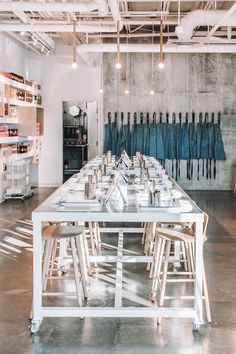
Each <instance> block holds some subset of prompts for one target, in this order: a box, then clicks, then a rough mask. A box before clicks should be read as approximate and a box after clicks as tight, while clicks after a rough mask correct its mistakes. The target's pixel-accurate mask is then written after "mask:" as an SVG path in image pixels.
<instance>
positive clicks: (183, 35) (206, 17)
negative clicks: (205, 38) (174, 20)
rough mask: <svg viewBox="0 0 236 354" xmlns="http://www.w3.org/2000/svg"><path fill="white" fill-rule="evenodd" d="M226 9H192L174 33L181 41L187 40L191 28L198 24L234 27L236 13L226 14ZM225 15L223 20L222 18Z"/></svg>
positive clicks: (188, 39) (190, 33)
mask: <svg viewBox="0 0 236 354" xmlns="http://www.w3.org/2000/svg"><path fill="white" fill-rule="evenodd" d="M227 13H228V11H225V10H194V11H191V12H189V13H188V14H187V15H185V16H184V17H183V18H182V19H181V21H180V24H179V26H177V27H176V29H175V33H176V34H177V36H178V38H179V40H180V41H181V42H189V41H190V40H191V38H192V35H193V30H194V29H195V28H196V27H199V26H215V25H216V24H218V23H220V26H227V27H228V26H229V27H236V13H235V12H234V13H232V14H231V15H230V16H227V17H226V15H227ZM224 16H225V17H226V18H225V20H223V21H222V19H223V18H224Z"/></svg>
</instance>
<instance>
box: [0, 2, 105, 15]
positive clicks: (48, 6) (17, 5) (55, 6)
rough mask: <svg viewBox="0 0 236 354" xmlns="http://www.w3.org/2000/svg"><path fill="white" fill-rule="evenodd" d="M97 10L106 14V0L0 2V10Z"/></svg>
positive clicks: (101, 13) (87, 11)
mask: <svg viewBox="0 0 236 354" xmlns="http://www.w3.org/2000/svg"><path fill="white" fill-rule="evenodd" d="M94 10H98V12H99V14H100V15H102V16H104V15H106V14H107V11H108V9H107V1H106V0H92V1H89V2H67V3H63V2H55V3H52V2H44V1H43V2H27V1H7V2H1V3H0V11H8V12H14V11H37V12H47V11H49V12H50V11H53V12H80V13H89V12H91V11H94Z"/></svg>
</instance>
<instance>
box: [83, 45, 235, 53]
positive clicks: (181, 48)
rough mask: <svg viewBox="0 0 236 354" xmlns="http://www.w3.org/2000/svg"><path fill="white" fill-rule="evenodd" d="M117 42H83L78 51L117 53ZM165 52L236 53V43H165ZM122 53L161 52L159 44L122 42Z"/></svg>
mask: <svg viewBox="0 0 236 354" xmlns="http://www.w3.org/2000/svg"><path fill="white" fill-rule="evenodd" d="M116 51H117V47H116V44H82V45H80V46H79V47H78V48H77V53H78V54H80V53H116ZM163 51H164V53H236V45H235V44H232V45H228V44H225V45H223V44H221V45H216V44H210V45H209V44H203V45H199V44H197V45H176V44H171V45H165V46H164V47H163ZM120 52H122V53H127V52H129V53H160V45H159V44H154V45H152V44H121V45H120Z"/></svg>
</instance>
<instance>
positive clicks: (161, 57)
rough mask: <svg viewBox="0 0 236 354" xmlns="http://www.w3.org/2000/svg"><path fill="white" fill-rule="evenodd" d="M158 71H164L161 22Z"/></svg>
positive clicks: (161, 22) (161, 26)
mask: <svg viewBox="0 0 236 354" xmlns="http://www.w3.org/2000/svg"><path fill="white" fill-rule="evenodd" d="M158 66H159V69H161V70H162V69H164V67H165V65H164V60H163V20H162V19H161V21H160V61H159V65H158Z"/></svg>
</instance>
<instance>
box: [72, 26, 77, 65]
mask: <svg viewBox="0 0 236 354" xmlns="http://www.w3.org/2000/svg"><path fill="white" fill-rule="evenodd" d="M71 66H72V68H73V69H77V68H78V64H77V60H76V21H73V61H72V64H71Z"/></svg>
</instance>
